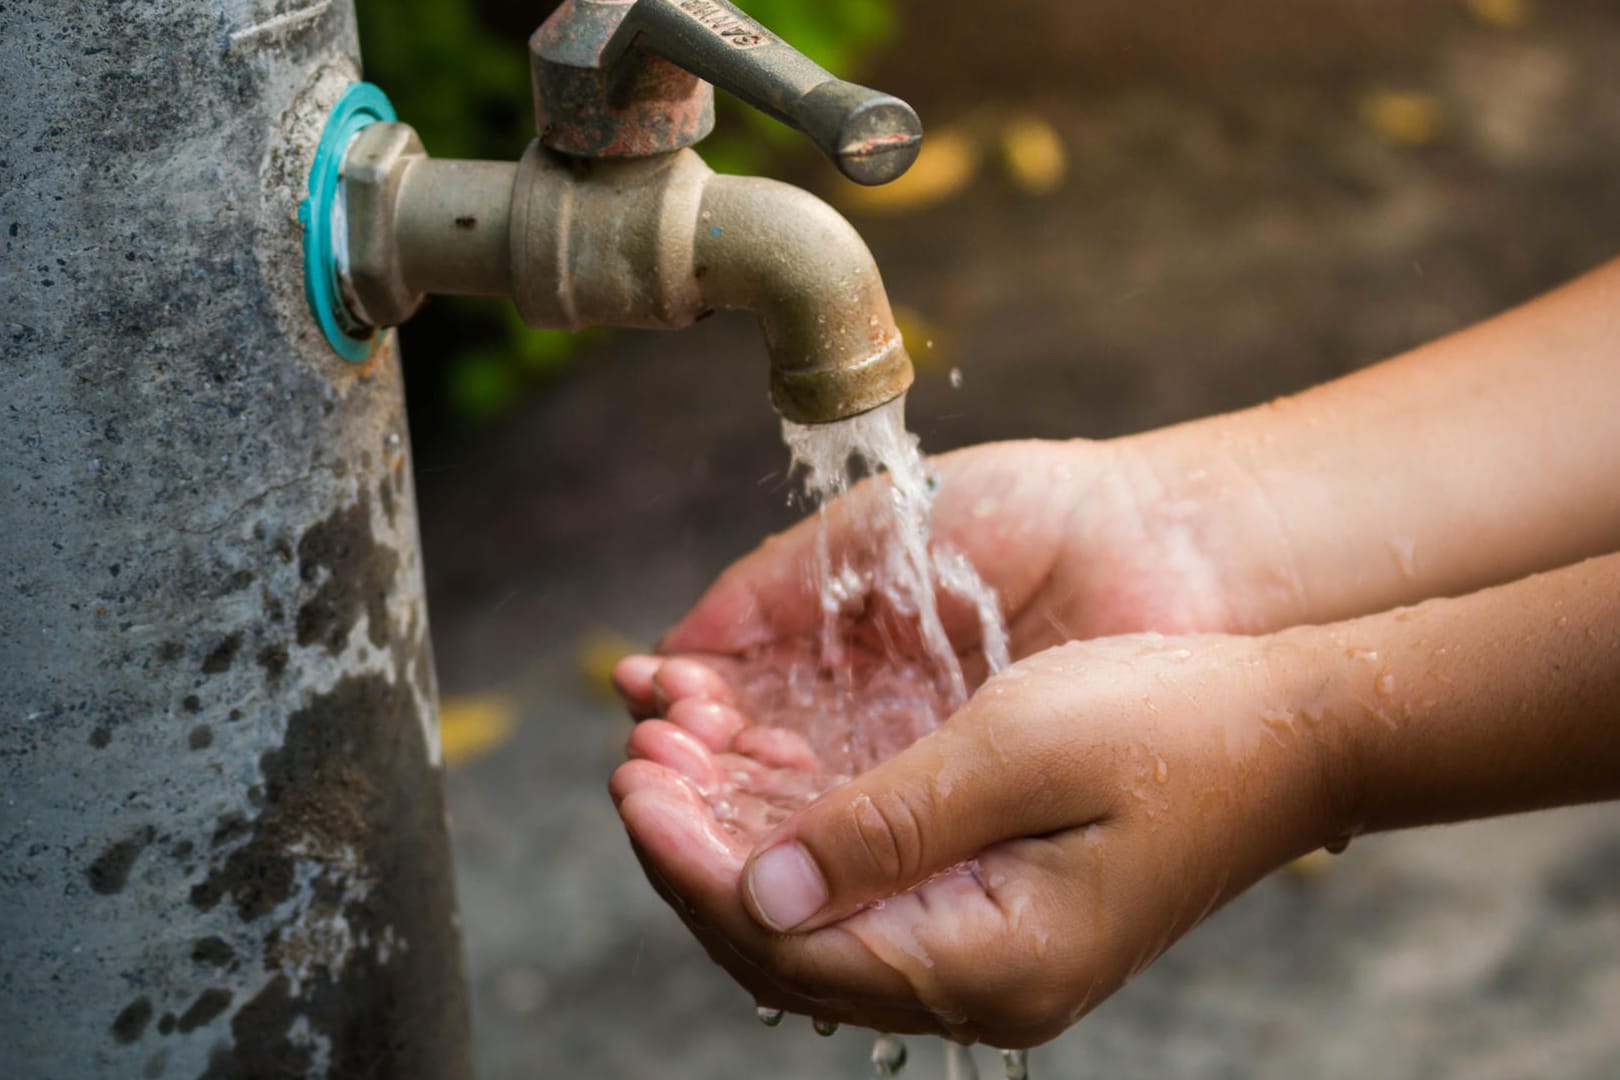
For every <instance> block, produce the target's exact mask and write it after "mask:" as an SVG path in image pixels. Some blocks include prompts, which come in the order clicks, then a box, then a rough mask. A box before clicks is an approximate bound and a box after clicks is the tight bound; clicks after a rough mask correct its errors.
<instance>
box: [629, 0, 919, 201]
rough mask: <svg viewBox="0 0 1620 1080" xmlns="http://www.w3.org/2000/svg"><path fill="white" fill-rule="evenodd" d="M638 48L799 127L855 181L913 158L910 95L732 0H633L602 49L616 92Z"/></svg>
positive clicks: (898, 169) (915, 123) (878, 178)
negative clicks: (825, 56)
mask: <svg viewBox="0 0 1620 1080" xmlns="http://www.w3.org/2000/svg"><path fill="white" fill-rule="evenodd" d="M638 53H652V54H655V55H657V56H661V57H663V58H664V59H666V60H668V61H670V62H671V63H673V64H675V65H677V66H678V67H681V68H684V69H685V70H687V71H690V72H691V73H692V74H694V75H696V76H698V77H699V78H701V79H705V80H707V81H708V82H710V83H713V84H714V85H715V86H717V87H719V88H720V89H722V90H725V91H726V92H727V93H730V94H732V95H734V96H736V97H738V98H741V99H742V100H743V101H746V102H747V103H748V104H750V105H752V106H753V107H754V108H756V109H758V110H760V111H761V112H763V113H765V114H766V115H768V116H772V117H774V118H776V119H777V120H780V121H782V122H783V123H784V124H787V125H788V126H790V127H794V128H797V129H798V130H800V131H802V132H804V133H805V134H806V135H808V136H809V137H810V140H811V141H812V142H814V143H815V144H816V146H818V147H820V149H821V152H822V153H824V154H826V155H827V157H829V158H831V159H832V162H833V164H835V165H837V166H838V171H839V172H841V173H843V174H844V175H845V176H847V177H849V178H850V179H851V180H854V181H855V182H856V183H858V184H886V183H888V182H889V181H890V180H894V179H896V178H897V177H899V176H900V175H901V174H902V173H904V172H905V171H906V170H907V169H909V168H910V167H911V163H912V162H913V161H915V160H916V159H917V152H918V151H919V150H920V149H921V147H922V122H921V121H920V120H919V119H918V118H917V113H916V111H915V110H914V109H912V107H911V106H910V105H907V104H906V103H905V102H904V101H901V100H900V99H899V98H897V97H894V96H893V95H890V94H884V93H881V92H879V91H877V90H871V89H868V88H867V87H864V86H859V85H857V84H855V83H852V82H845V81H843V80H842V79H838V78H836V77H834V76H833V75H832V73H831V72H829V71H827V70H826V69H825V68H823V67H821V66H820V65H819V64H817V63H816V62H815V61H813V60H811V59H810V58H809V57H808V56H805V55H804V54H803V53H801V52H800V51H799V50H797V49H795V48H794V47H793V46H791V45H789V44H787V42H785V41H783V40H782V39H781V38H779V37H777V36H776V35H775V34H773V33H771V31H769V30H767V29H766V28H765V27H764V26H762V25H760V24H759V23H758V22H756V21H755V20H754V19H752V18H750V17H749V16H748V15H747V14H745V13H744V12H743V11H741V10H740V9H738V8H737V7H736V6H735V5H734V4H731V3H729V2H728V0H636V3H635V4H634V6H632V7H631V9H630V11H629V13H628V14H627V15H626V16H625V18H624V21H623V22H621V23H620V24H619V27H618V29H617V30H616V31H615V32H614V34H613V37H612V38H611V39H610V40H609V41H608V44H607V47H606V48H605V49H604V50H603V54H602V59H603V66H604V67H605V68H607V69H609V70H610V71H614V72H615V73H616V74H615V76H614V83H613V86H612V88H611V90H610V94H611V95H612V98H610V100H612V99H617V101H620V102H622V101H624V100H625V99H627V98H629V97H630V96H631V95H633V94H634V87H635V84H636V81H637V75H636V72H637V71H638V70H639V69H640V68H641V66H642V64H641V63H640V62H639V61H638Z"/></svg>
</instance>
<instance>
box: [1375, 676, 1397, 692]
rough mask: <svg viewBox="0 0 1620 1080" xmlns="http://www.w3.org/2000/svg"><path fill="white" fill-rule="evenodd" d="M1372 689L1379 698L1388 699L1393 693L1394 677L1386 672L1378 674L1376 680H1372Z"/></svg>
mask: <svg viewBox="0 0 1620 1080" xmlns="http://www.w3.org/2000/svg"><path fill="white" fill-rule="evenodd" d="M1373 689H1374V690H1376V691H1377V692H1378V696H1379V697H1389V696H1390V695H1391V694H1393V693H1394V692H1395V676H1393V675H1391V674H1390V673H1389V672H1387V671H1381V672H1379V673H1378V678H1377V679H1375V680H1373Z"/></svg>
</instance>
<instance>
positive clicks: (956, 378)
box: [951, 367, 962, 390]
mask: <svg viewBox="0 0 1620 1080" xmlns="http://www.w3.org/2000/svg"><path fill="white" fill-rule="evenodd" d="M951 389H952V390H960V389H962V369H961V368H959V367H953V368H951Z"/></svg>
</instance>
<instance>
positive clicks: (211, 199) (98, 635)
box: [0, 0, 466, 1080]
mask: <svg viewBox="0 0 1620 1080" xmlns="http://www.w3.org/2000/svg"><path fill="white" fill-rule="evenodd" d="M352 18H353V17H352V11H351V9H350V5H349V3H348V2H346V0H338V2H331V0H313V2H309V0H156V2H144V0H129V2H124V3H112V4H95V5H86V4H64V3H59V2H57V0H23V2H16V0H12V2H8V3H6V4H4V5H3V6H0V101H4V102H5V105H4V107H3V108H0V245H3V248H0V250H3V253H4V257H3V261H0V320H3V327H0V330H3V337H0V359H3V363H0V409H3V410H4V418H3V420H0V522H3V528H0V1072H3V1073H4V1074H5V1075H6V1076H8V1077H19V1078H29V1080H33V1078H63V1080H68V1078H77V1077H92V1076H95V1077H103V1076H118V1077H125V1076H128V1077H136V1076H140V1077H160V1076H175V1077H197V1076H209V1077H239V1076H244V1077H245V1076H277V1077H282V1076H286V1077H291V1076H304V1075H333V1076H342V1077H360V1076H376V1077H432V1078H437V1077H449V1076H456V1075H461V1074H462V1073H463V1072H464V1064H465V1052H466V1025H465V1018H464V1002H463V992H462V984H461V975H460V958H459V943H458V931H457V928H456V925H455V922H454V899H453V891H452V885H451V881H450V880H449V873H448V864H449V855H448V851H447V847H446V837H445V828H444V821H443V802H442V795H441V780H440V768H439V764H438V752H437V735H436V718H435V708H436V706H435V689H434V684H433V671H432V659H431V653H430V649H429V645H428V638H427V622H426V614H425V610H424V607H423V603H422V591H421V566H420V562H419V558H418V555H417V550H418V549H417V538H416V506H415V493H414V489H413V486H412V480H411V468H410V459H409V451H408V446H407V440H406V427H405V417H404V414H403V403H402V397H401V384H400V376H399V371H398V363H397V359H396V357H395V355H394V353H393V350H392V348H391V347H390V348H388V349H385V350H383V351H382V352H381V354H380V355H379V356H378V357H376V358H375V359H374V360H372V361H371V362H369V363H368V364H366V365H363V366H359V367H349V366H347V365H345V364H343V363H342V362H341V361H339V360H338V359H337V358H336V357H334V356H332V355H331V354H330V353H329V351H328V350H327V349H326V347H325V345H324V343H323V342H322V341H321V340H320V339H319V337H318V332H316V331H315V330H314V328H313V325H312V323H311V321H310V319H309V318H308V316H307V314H306V312H305V310H304V305H303V300H302V295H301V291H300V290H301V286H300V281H301V265H300V261H299V260H300V255H299V251H300V236H299V232H298V227H297V224H296V218H295V212H296V206H297V201H298V199H299V197H300V195H301V194H302V189H303V185H304V178H305V176H306V175H307V170H308V167H309V161H310V158H311V156H312V154H313V148H314V144H315V140H316V138H317V137H318V134H319V131H320V126H321V123H322V121H323V120H324V115H325V113H326V111H327V110H328V109H329V108H330V106H331V104H332V103H333V101H335V99H336V97H337V95H338V94H339V93H340V92H341V91H342V89H343V87H344V86H345V84H347V83H348V82H349V81H350V80H351V79H353V78H354V76H355V73H356V70H357V68H356V63H357V60H356V44H355V38H354V28H353V21H352Z"/></svg>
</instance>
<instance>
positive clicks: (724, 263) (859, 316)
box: [693, 174, 913, 424]
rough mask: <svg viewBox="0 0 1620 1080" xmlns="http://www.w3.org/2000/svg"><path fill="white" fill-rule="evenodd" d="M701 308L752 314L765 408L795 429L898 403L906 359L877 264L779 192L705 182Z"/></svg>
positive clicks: (799, 195)
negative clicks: (761, 351)
mask: <svg viewBox="0 0 1620 1080" xmlns="http://www.w3.org/2000/svg"><path fill="white" fill-rule="evenodd" d="M693 261H694V270H693V272H694V276H695V277H696V279H697V282H698V286H699V288H700V290H701V292H702V295H703V300H704V302H705V303H706V305H707V306H708V307H710V308H722V309H741V310H745V311H751V312H753V313H754V314H755V315H756V316H757V317H758V319H759V324H760V328H761V329H762V330H763V331H764V335H765V345H766V348H767V349H768V350H769V352H770V359H771V401H772V403H773V404H774V405H775V406H776V410H777V412H779V413H781V414H782V416H783V417H785V418H786V419H788V420H792V421H795V422H797V423H802V424H816V423H826V422H828V421H832V420H842V419H845V418H847V417H850V416H854V415H856V414H858V413H863V412H866V411H868V410H870V409H875V408H877V407H878V406H879V405H883V404H885V403H887V402H889V401H892V400H894V399H895V398H897V397H899V396H900V395H901V394H903V393H904V392H905V391H906V389H907V387H909V386H910V385H911V382H912V378H913V375H912V368H911V359H910V357H909V356H907V354H906V349H905V345H904V343H903V342H902V341H901V338H900V331H899V330H898V329H897V328H896V327H895V324H894V315H893V313H892V312H891V311H890V308H889V297H888V293H887V292H886V291H885V290H884V288H883V279H882V278H881V276H879V274H878V269H877V264H876V262H875V261H874V260H873V258H872V254H871V252H870V251H868V250H867V247H866V244H865V242H864V241H862V239H861V237H860V234H858V233H857V232H856V231H855V229H854V227H853V226H851V225H850V224H849V222H847V221H845V220H844V218H843V217H842V215H840V214H839V213H838V212H837V211H835V210H834V209H833V208H832V207H830V206H828V205H827V204H826V203H824V202H822V201H821V200H820V199H818V198H816V197H815V196H814V195H811V194H810V193H809V192H806V191H802V190H800V189H798V188H795V187H792V186H790V185H788V184H783V183H778V182H777V181H774V180H766V179H761V178H759V177H740V176H721V175H714V174H710V175H709V177H708V178H707V179H706V180H705V182H704V185H703V198H702V202H701V206H700V210H699V214H698V221H697V230H696V236H695V242H694V252H693Z"/></svg>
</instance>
